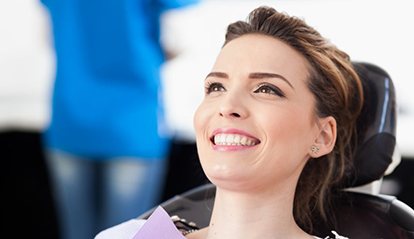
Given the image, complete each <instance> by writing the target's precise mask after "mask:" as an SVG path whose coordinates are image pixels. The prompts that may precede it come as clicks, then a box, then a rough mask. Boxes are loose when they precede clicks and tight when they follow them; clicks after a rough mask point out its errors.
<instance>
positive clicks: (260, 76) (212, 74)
mask: <svg viewBox="0 0 414 239" xmlns="http://www.w3.org/2000/svg"><path fill="white" fill-rule="evenodd" d="M208 77H217V78H225V79H228V78H229V75H227V74H226V73H224V72H214V71H213V72H210V73H209V74H208V75H207V77H206V78H208ZM249 78H250V79H265V78H278V79H281V80H283V81H284V82H286V83H287V84H288V85H289V86H290V87H292V89H295V88H294V87H293V85H292V84H291V83H290V82H289V81H288V80H287V79H286V78H285V77H283V76H282V75H279V74H276V73H269V72H253V73H250V74H249Z"/></svg>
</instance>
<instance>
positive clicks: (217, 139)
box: [214, 134, 258, 146]
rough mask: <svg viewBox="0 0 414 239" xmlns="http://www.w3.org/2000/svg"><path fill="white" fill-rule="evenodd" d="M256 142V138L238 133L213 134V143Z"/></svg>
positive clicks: (237, 143) (249, 143)
mask: <svg viewBox="0 0 414 239" xmlns="http://www.w3.org/2000/svg"><path fill="white" fill-rule="evenodd" d="M257 143H258V142H257V140H255V139H252V138H249V137H247V136H243V135H239V134H217V135H215V136H214V144H218V145H243V146H253V145H256V144H257Z"/></svg>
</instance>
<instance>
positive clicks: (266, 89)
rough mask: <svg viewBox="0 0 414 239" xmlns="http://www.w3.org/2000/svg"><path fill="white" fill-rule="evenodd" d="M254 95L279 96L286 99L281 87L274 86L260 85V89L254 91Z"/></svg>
mask: <svg viewBox="0 0 414 239" xmlns="http://www.w3.org/2000/svg"><path fill="white" fill-rule="evenodd" d="M254 93H263V94H269V95H277V96H279V97H285V94H284V93H283V91H282V90H280V88H279V87H277V86H275V85H272V84H268V83H266V84H260V85H259V87H258V88H257V89H256V90H255V91H254Z"/></svg>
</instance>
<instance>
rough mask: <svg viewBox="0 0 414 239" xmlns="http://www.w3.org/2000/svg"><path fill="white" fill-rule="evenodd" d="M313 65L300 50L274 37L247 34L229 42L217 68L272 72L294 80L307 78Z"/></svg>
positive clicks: (215, 66) (222, 50)
mask: <svg viewBox="0 0 414 239" xmlns="http://www.w3.org/2000/svg"><path fill="white" fill-rule="evenodd" d="M308 67H309V64H308V62H307V60H306V59H305V57H304V56H303V55H302V54H300V53H299V52H298V51H296V50H295V49H293V48H292V47H290V46H289V45H287V44H286V43H284V42H283V41H281V40H279V39H276V38H274V37H270V36H265V35H262V34H247V35H244V36H241V37H239V38H236V39H234V40H232V41H230V42H228V43H227V44H226V45H225V46H224V47H223V48H222V49H221V51H220V53H219V55H218V57H217V59H216V62H215V65H214V67H213V68H214V70H216V71H224V72H229V73H231V72H236V71H237V72H240V73H242V72H244V73H250V72H257V71H264V72H272V73H277V74H281V75H283V76H284V77H285V78H288V79H292V80H295V79H297V80H302V81H303V80H305V79H306V78H307V76H308Z"/></svg>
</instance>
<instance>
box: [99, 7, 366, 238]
mask: <svg viewBox="0 0 414 239" xmlns="http://www.w3.org/2000/svg"><path fill="white" fill-rule="evenodd" d="M204 88H205V95H204V100H203V101H202V103H201V104H200V105H199V107H198V109H197V110H196V112H195V114H194V118H193V120H194V129H195V132H196V142H197V152H198V155H199V158H200V162H201V165H202V168H203V171H204V172H205V174H206V176H207V177H208V179H209V180H210V181H211V182H212V183H213V184H214V185H215V186H216V187H215V188H216V194H215V199H214V205H213V208H212V216H211V218H210V223H209V226H207V227H205V228H197V225H194V224H192V223H189V220H191V219H187V221H184V219H185V218H184V219H183V220H182V223H181V220H178V223H176V222H177V220H176V219H174V220H173V219H172V218H170V217H169V215H168V214H167V213H166V212H165V210H163V208H162V205H161V206H159V207H158V208H157V209H156V210H155V211H154V212H153V213H152V214H151V215H150V216H149V217H148V219H147V220H144V219H134V218H131V219H130V220H128V221H125V222H123V223H121V224H118V225H116V226H114V227H111V228H108V229H106V230H104V231H102V232H100V233H99V234H97V236H96V237H95V238H96V239H110V238H118V239H121V238H124V239H128V238H134V239H141V238H142V239H144V238H145V239H146V238H161V237H160V236H159V235H161V234H162V233H163V234H162V235H163V236H164V237H162V238H174V239H185V238H187V239H223V238H226V239H253V238H295V239H316V238H319V239H320V238H326V239H327V238H331V237H330V236H327V235H318V234H319V233H320V232H317V231H315V230H314V229H315V228H314V225H315V224H316V221H315V218H320V220H321V221H322V223H324V224H325V225H327V226H329V227H331V228H332V230H333V231H332V234H333V235H331V236H334V237H335V238H336V239H344V238H345V237H344V236H346V235H344V236H341V235H339V234H338V233H336V232H335V230H336V228H335V223H333V222H334V221H335V218H334V216H333V214H332V211H331V210H332V208H331V207H330V206H331V199H332V196H334V195H335V189H337V188H338V187H339V186H341V185H342V184H343V181H342V180H344V179H345V178H346V175H347V173H350V172H352V170H353V169H352V165H353V162H352V161H353V153H354V150H355V149H356V139H357V134H356V120H357V118H358V116H359V114H360V112H361V109H362V104H363V92H362V84H361V80H360V78H359V76H358V75H357V73H356V71H355V69H354V67H353V65H352V62H351V59H350V57H349V56H348V55H347V54H346V53H345V52H343V51H342V50H340V49H338V48H337V47H336V46H335V45H333V44H332V43H331V42H329V41H328V40H327V39H326V38H324V37H323V36H321V35H320V33H319V32H317V31H316V30H315V29H314V28H312V27H311V26H309V25H307V24H306V22H304V21H303V20H301V19H299V18H297V17H294V16H289V15H288V14H286V13H282V12H279V11H277V10H276V9H274V8H271V7H266V6H262V7H258V8H255V9H254V10H253V11H252V12H251V13H250V14H249V16H248V18H247V20H246V21H237V22H234V23H232V24H230V25H229V26H228V28H227V32H226V36H225V42H224V45H223V47H222V48H221V51H220V53H219V54H218V56H217V59H216V61H215V63H214V65H213V67H212V70H211V71H210V73H208V74H207V75H206V77H205V79H204ZM173 223H176V224H173ZM161 225H162V226H161ZM151 236H152V237H151ZM157 236H159V237H157Z"/></svg>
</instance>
